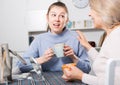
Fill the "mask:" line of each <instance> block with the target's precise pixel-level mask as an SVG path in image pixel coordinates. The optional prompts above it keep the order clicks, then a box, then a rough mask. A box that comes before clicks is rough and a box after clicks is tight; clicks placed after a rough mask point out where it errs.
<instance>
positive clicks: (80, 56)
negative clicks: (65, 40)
mask: <svg viewBox="0 0 120 85" xmlns="http://www.w3.org/2000/svg"><path fill="white" fill-rule="evenodd" d="M74 50H76V52H77V53H75V52H74V51H73V49H72V48H71V47H70V46H67V45H65V48H64V51H65V56H67V57H70V58H71V59H72V60H73V62H74V63H76V64H77V67H78V68H80V69H82V71H83V72H85V73H89V71H90V70H91V67H90V62H89V59H88V55H87V52H86V50H85V49H84V48H83V47H82V46H81V45H80V43H79V42H78V45H76V47H75V49H74Z"/></svg>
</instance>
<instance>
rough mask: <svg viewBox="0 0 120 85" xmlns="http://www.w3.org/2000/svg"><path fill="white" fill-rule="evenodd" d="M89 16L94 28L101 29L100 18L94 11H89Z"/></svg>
mask: <svg viewBox="0 0 120 85" xmlns="http://www.w3.org/2000/svg"><path fill="white" fill-rule="evenodd" d="M89 16H90V17H91V18H92V20H93V24H94V28H102V25H103V23H102V18H101V17H100V16H99V15H98V14H97V13H96V12H95V11H94V10H92V9H91V10H90V12H89Z"/></svg>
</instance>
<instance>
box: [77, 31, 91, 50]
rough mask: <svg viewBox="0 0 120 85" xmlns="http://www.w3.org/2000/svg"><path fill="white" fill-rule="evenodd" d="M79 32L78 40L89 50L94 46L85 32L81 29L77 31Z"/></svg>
mask: <svg viewBox="0 0 120 85" xmlns="http://www.w3.org/2000/svg"><path fill="white" fill-rule="evenodd" d="M76 32H77V33H78V35H79V36H78V37H77V38H78V40H79V41H80V43H81V45H83V46H84V47H85V48H86V49H87V50H89V49H90V48H91V47H92V46H91V45H90V44H89V43H88V41H87V40H86V38H85V36H84V34H83V33H82V32H81V31H76Z"/></svg>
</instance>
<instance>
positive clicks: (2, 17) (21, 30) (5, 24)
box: [0, 0, 56, 51]
mask: <svg viewBox="0 0 120 85" xmlns="http://www.w3.org/2000/svg"><path fill="white" fill-rule="evenodd" d="M55 1H56V0H43V1H41V0H0V43H8V44H9V48H11V49H12V50H15V51H25V50H26V49H27V47H28V45H29V43H28V29H27V27H26V23H25V21H26V14H27V12H28V11H30V10H43V9H47V8H48V6H49V5H50V4H51V3H52V2H55Z"/></svg>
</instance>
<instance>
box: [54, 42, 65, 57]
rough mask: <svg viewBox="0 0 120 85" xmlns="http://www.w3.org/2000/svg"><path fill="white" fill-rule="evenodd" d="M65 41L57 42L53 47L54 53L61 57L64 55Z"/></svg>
mask: <svg viewBox="0 0 120 85" xmlns="http://www.w3.org/2000/svg"><path fill="white" fill-rule="evenodd" d="M63 49H64V43H58V44H55V45H54V47H53V50H54V53H55V55H56V56H57V57H58V58H59V57H64V51H63Z"/></svg>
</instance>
